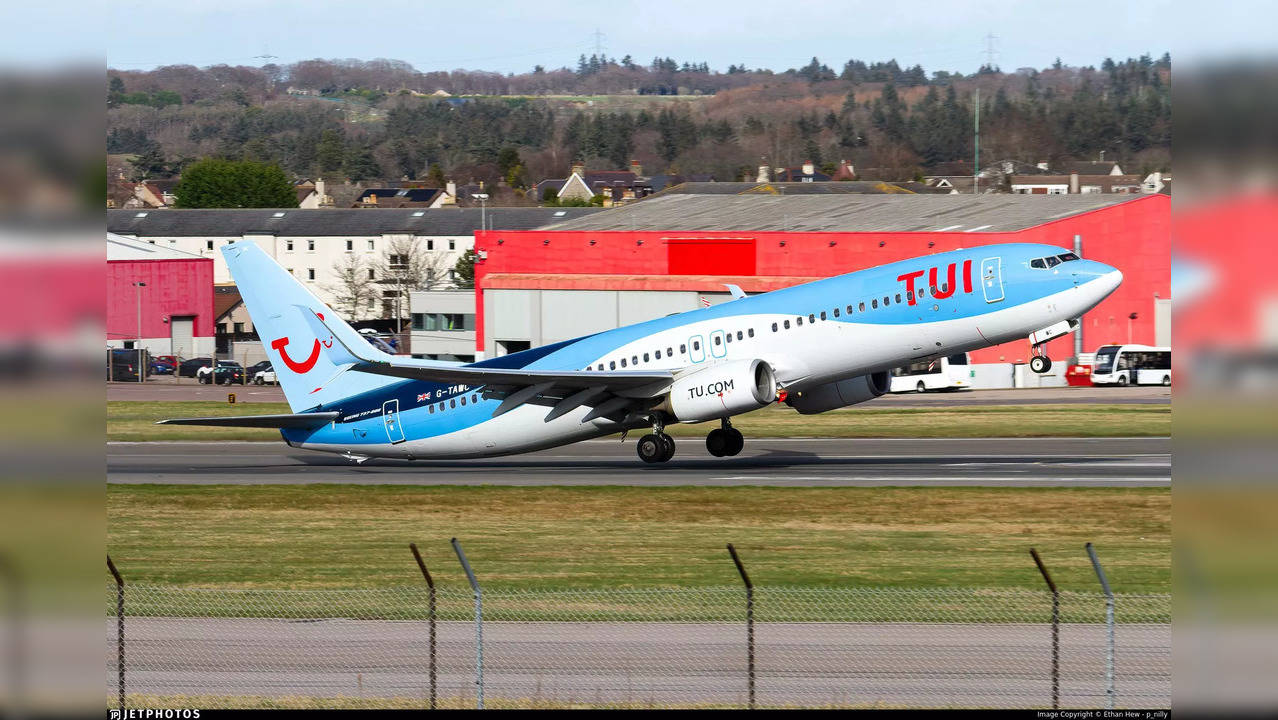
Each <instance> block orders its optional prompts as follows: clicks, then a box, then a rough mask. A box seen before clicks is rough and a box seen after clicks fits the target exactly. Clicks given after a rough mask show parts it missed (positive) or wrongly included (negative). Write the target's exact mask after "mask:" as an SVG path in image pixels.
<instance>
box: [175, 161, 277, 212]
mask: <svg viewBox="0 0 1278 720" xmlns="http://www.w3.org/2000/svg"><path fill="white" fill-rule="evenodd" d="M173 193H174V195H176V196H177V206H178V207H180V208H290V207H297V191H296V190H294V189H293V184H292V183H291V182H289V180H288V176H286V175H285V174H284V171H283V170H281V169H280V167H279V166H278V165H273V164H266V163H258V162H253V161H252V160H241V161H235V160H219V159H216V158H207V159H204V160H201V161H199V162H196V163H193V164H192V165H191V166H190V167H188V168H186V171H185V172H183V173H182V179H181V180H180V181H178V184H177V187H176V188H174V189H173Z"/></svg>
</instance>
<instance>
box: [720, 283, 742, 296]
mask: <svg viewBox="0 0 1278 720" xmlns="http://www.w3.org/2000/svg"><path fill="white" fill-rule="evenodd" d="M723 286H724V287H726V288H728V292H730V293H732V299H733V300H740V299H742V298H744V297H745V296H746V294H745V291H744V290H742V289H741V286H740V285H733V284H732V283H724V284H723Z"/></svg>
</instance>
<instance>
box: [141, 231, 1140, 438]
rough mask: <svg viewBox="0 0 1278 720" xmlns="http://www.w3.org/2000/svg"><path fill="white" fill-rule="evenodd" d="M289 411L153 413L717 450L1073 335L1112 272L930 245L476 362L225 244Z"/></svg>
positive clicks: (1047, 363)
mask: <svg viewBox="0 0 1278 720" xmlns="http://www.w3.org/2000/svg"><path fill="white" fill-rule="evenodd" d="M222 252H223V254H224V255H225V256H226V261H227V264H228V265H229V267H230V270H231V274H232V275H233V276H234V278H235V281H236V284H237V285H238V286H239V290H240V293H241V295H242V296H243V298H244V302H245V304H246V305H247V307H248V311H249V314H250V316H251V317H252V319H253V324H254V326H255V327H256V328H257V332H258V335H259V336H260V337H261V338H262V342H263V344H264V345H265V346H266V347H267V348H269V350H268V354H269V356H270V359H271V361H272V362H273V364H274V366H275V371H276V373H277V376H278V378H279V382H280V385H282V386H283V389H284V394H285V396H286V397H287V398H288V403H289V407H290V408H291V409H292V410H293V413H292V414H287V415H261V416H256V417H233V418H188V419H179V420H165V421H162V422H164V423H172V424H187V425H222V426H240V427H270V428H279V429H280V432H281V434H282V435H283V437H284V441H285V442H287V443H288V444H289V445H290V446H292V447H298V448H305V449H308V450H320V451H324V452H332V453H339V454H341V455H343V456H345V457H347V458H349V459H351V460H354V461H358V462H362V461H363V460H366V459H368V458H370V457H386V458H401V459H408V460H426V459H443V458H477V457H491V456H497V455H511V454H515V453H524V452H529V451H532V450H541V449H544V448H550V447H555V446H558V445H566V444H568V443H573V442H577V441H579V440H586V439H588V438H595V437H600V436H603V435H608V434H611V433H616V432H622V431H628V430H633V429H637V428H650V429H651V433H650V434H647V435H644V436H643V437H642V438H641V439H640V440H639V442H638V448H637V449H638V453H639V458H640V459H641V460H643V461H644V462H647V463H660V462H665V461H667V460H669V459H670V458H671V457H672V456H673V455H674V452H675V444H674V440H672V439H671V438H670V437H669V436H668V435H666V434H665V432H664V428H665V426H666V425H668V424H669V423H675V422H681V423H699V422H706V421H714V420H718V421H719V422H720V426H719V427H717V428H715V429H713V430H711V431H710V432H709V434H708V435H707V437H706V449H707V450H708V451H709V452H710V454H711V455H714V456H716V457H723V456H731V455H736V454H737V453H739V452H741V449H742V447H743V445H744V439H743V438H742V435H741V433H740V431H738V430H736V429H734V428H733V427H732V425H731V422H730V418H731V417H732V416H734V415H739V414H741V413H746V412H750V411H752V410H757V409H759V408H762V407H765V406H767V405H769V404H771V403H774V402H784V403H785V404H787V405H789V406H790V407H792V408H794V409H795V410H797V411H798V412H800V413H804V414H811V413H821V412H825V411H827V410H833V409H835V408H840V407H845V406H848V405H854V404H856V403H861V402H865V401H867V400H872V399H874V398H876V397H878V396H880V395H883V394H884V393H885V392H887V390H888V386H889V377H888V371H889V370H890V369H891V368H894V367H899V366H902V365H908V364H910V363H912V362H916V361H919V360H924V359H930V358H940V357H942V356H946V355H954V354H956V353H961V352H966V351H970V350H976V349H979V348H984V347H989V346H991V345H997V344H999V343H1004V342H1008V341H1010V340H1016V339H1022V338H1028V339H1029V342H1030V343H1031V345H1032V346H1033V347H1034V357H1033V358H1032V360H1031V362H1030V365H1031V368H1032V369H1033V370H1034V371H1036V372H1040V373H1041V372H1046V371H1047V370H1048V369H1049V368H1050V367H1051V360H1050V359H1048V358H1047V357H1046V355H1045V354H1043V351H1042V349H1041V346H1042V345H1043V343H1045V342H1047V341H1048V340H1051V339H1053V338H1057V337H1060V336H1062V335H1064V334H1066V333H1069V332H1072V331H1073V330H1075V329H1076V328H1077V327H1078V322H1079V321H1078V318H1079V317H1080V316H1081V315H1082V314H1083V313H1085V312H1087V311H1088V310H1090V309H1092V308H1093V307H1095V306H1096V305H1097V304H1098V303H1099V302H1100V301H1101V300H1103V299H1105V298H1106V297H1107V296H1108V295H1109V294H1110V293H1112V292H1113V291H1114V290H1115V288H1117V287H1118V285H1119V283H1121V282H1122V279H1123V275H1122V273H1121V272H1119V271H1118V270H1116V269H1114V268H1112V267H1110V266H1108V265H1105V264H1102V263H1099V262H1094V261H1091V260H1083V259H1080V258H1079V257H1078V256H1077V255H1075V254H1074V253H1072V252H1069V251H1068V250H1064V249H1061V248H1058V247H1052V246H1048V245H1028V244H1015V245H987V246H984V247H975V248H970V249H965V250H956V251H953V252H946V253H938V254H936V255H927V256H924V257H919V258H915V259H912V260H903V261H901V262H895V263H891V264H888V265H882V266H879V267H874V268H869V269H867V270H860V271H857V272H853V273H848V274H846V275H839V276H837V277H831V278H827V279H825V280H818V281H815V282H810V283H805V284H803V285H796V286H794V287H790V288H786V289H784V290H776V291H773V292H769V293H763V294H760V295H755V296H751V297H746V296H745V295H744V293H742V292H741V291H740V290H739V289H738V288H735V287H731V289H732V291H733V295H734V296H735V299H733V300H731V301H729V302H725V303H722V304H719V305H714V306H712V307H707V308H701V309H697V310H691V311H688V312H683V313H678V314H674V315H670V316H667V317H663V318H658V319H656V320H649V321H647V322H642V323H638V324H635V325H628V326H625V327H620V328H617V329H615V330H607V331H605V332H600V333H596V334H593V335H587V336H585V337H580V338H576V339H574V340H567V341H564V342H559V343H555V344H552V345H547V346H544V347H539V348H533V349H531V350H525V351H523V352H518V353H513V354H510V355H504V356H501V357H495V358H491V359H488V360H483V361H481V362H476V363H471V364H460V363H448V362H442V361H436V360H416V359H411V358H405V357H397V356H394V355H390V354H387V353H385V352H383V351H382V350H380V349H378V348H376V347H374V346H373V345H370V344H369V342H368V341H366V339H365V338H364V337H363V336H361V335H360V334H359V333H357V332H356V331H355V330H354V329H353V328H351V326H350V325H347V324H346V323H345V322H343V321H342V319H341V318H339V317H338V316H337V314H336V313H334V312H333V311H332V310H331V309H329V308H328V307H326V306H325V305H324V303H322V302H320V300H319V299H318V298H316V297H315V296H314V295H313V294H311V292H310V291H308V290H307V289H306V288H305V287H303V286H302V285H301V284H300V283H299V282H297V280H296V279H294V278H293V276H292V275H291V274H289V273H288V272H286V271H285V270H284V269H283V268H281V267H280V266H279V265H278V264H276V263H275V261H273V260H272V259H271V258H270V257H268V256H267V255H266V253H265V252H263V251H262V249H261V248H259V247H258V246H257V245H255V244H253V243H251V242H244V243H235V244H233V245H228V246H226V247H225V248H223V250H222Z"/></svg>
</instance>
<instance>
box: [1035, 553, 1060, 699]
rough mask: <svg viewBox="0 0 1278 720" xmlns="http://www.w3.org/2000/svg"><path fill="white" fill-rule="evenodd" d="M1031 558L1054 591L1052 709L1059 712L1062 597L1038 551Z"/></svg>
mask: <svg viewBox="0 0 1278 720" xmlns="http://www.w3.org/2000/svg"><path fill="white" fill-rule="evenodd" d="M1030 557H1032V558H1034V564H1035V565H1037V566H1038V571H1039V572H1040V573H1042V575H1043V580H1045V581H1047V587H1048V588H1050V589H1051V591H1052V709H1053V710H1057V709H1059V708H1060V706H1061V595H1060V593H1059V592H1058V591H1057V590H1056V583H1055V582H1053V581H1052V574H1051V573H1049V572H1047V566H1046V565H1044V564H1043V559H1042V558H1040V557H1039V556H1038V551H1037V550H1035V549H1034V548H1030Z"/></svg>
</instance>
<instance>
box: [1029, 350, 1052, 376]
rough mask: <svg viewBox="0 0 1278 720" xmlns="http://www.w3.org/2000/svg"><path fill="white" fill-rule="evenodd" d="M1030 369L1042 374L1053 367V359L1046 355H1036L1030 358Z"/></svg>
mask: <svg viewBox="0 0 1278 720" xmlns="http://www.w3.org/2000/svg"><path fill="white" fill-rule="evenodd" d="M1029 365H1030V370H1033V371H1034V372H1036V373H1038V374H1039V375H1042V374H1043V373H1045V372H1047V371H1048V370H1051V369H1052V359H1051V358H1049V357H1047V356H1046V355H1035V356H1034V357H1032V358H1030V364H1029Z"/></svg>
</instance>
